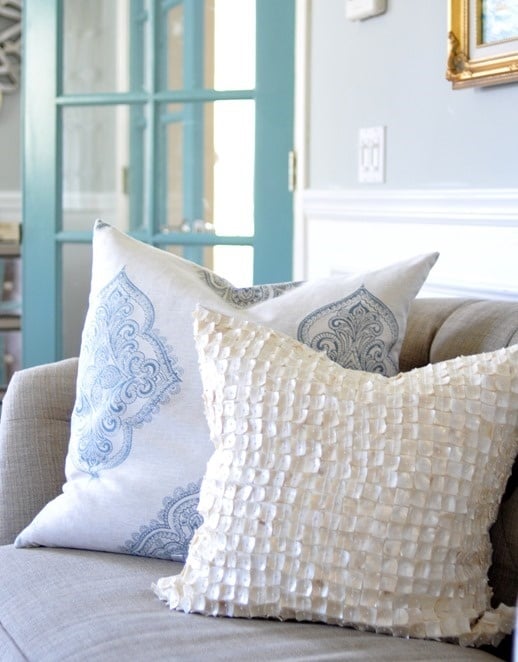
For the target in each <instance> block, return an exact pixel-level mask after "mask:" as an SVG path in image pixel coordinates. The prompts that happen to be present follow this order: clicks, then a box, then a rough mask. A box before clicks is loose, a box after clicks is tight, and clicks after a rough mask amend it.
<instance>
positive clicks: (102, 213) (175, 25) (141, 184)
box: [22, 0, 295, 366]
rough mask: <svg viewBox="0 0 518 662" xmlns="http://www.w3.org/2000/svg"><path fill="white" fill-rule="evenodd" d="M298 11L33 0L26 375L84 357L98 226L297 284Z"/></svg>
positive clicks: (219, 0)
mask: <svg viewBox="0 0 518 662" xmlns="http://www.w3.org/2000/svg"><path fill="white" fill-rule="evenodd" d="M294 22H295V17H294V0H88V2H86V1H85V0H45V2H42V0H25V2H24V56H23V81H24V88H23V90H24V91H23V95H24V96H23V98H24V103H23V105H24V114H23V115H24V141H23V144H24V147H23V150H24V154H23V206H24V209H23V253H22V258H23V299H24V303H23V354H24V359H23V362H24V365H25V366H30V365H36V364H40V363H44V362H50V361H54V360H57V359H60V358H63V357H66V356H70V355H75V354H77V351H78V349H79V342H80V330H81V327H82V321H83V319H84V314H85V312H86V307H87V295H88V285H89V277H90V259H91V245H90V244H91V230H92V226H93V223H94V221H95V219H96V218H102V219H103V220H104V221H106V222H107V223H110V224H112V225H115V226H116V227H118V228H119V229H121V230H122V231H124V232H128V233H130V234H132V235H133V236H135V237H136V238H138V239H141V240H142V241H145V242H147V243H150V244H153V245H155V246H158V247H161V248H162V249H163V250H169V251H172V252H175V253H177V254H180V255H183V256H184V257H186V258H187V259H191V260H194V261H197V262H198V263H200V264H204V265H206V266H208V267H210V268H213V269H214V270H215V271H216V272H217V273H220V274H221V275H222V276H225V277H227V278H229V279H230V280H232V281H233V282H235V284H237V285H248V284H251V283H252V282H254V283H263V282H276V281H283V280H289V279H290V278H291V276H292V224H293V213H292V193H291V192H290V190H289V187H288V160H289V154H290V150H291V149H292V141H293V79H294V71H293V69H294Z"/></svg>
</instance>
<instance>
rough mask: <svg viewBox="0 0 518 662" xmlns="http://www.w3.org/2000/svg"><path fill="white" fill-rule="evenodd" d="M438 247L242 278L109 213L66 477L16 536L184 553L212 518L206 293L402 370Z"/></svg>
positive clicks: (222, 305) (373, 366)
mask: <svg viewBox="0 0 518 662" xmlns="http://www.w3.org/2000/svg"><path fill="white" fill-rule="evenodd" d="M436 259H437V254H430V255H426V256H421V257H417V258H414V259H410V260H408V261H406V262H403V263H399V264H396V265H392V266H390V267H387V268H385V269H381V270H379V271H377V272H372V273H368V274H360V275H358V276H354V277H350V276H348V277H334V278H328V279H323V280H321V281H318V282H314V283H304V284H300V285H298V286H297V287H295V286H294V285H293V284H285V285H264V286H258V287H254V288H245V289H238V288H234V287H232V286H231V285H230V283H228V282H227V281H224V280H223V279H221V278H218V277H217V276H216V275H215V274H213V273H212V272H210V271H208V270H206V269H202V268H200V267H198V266H196V265H194V264H192V263H190V262H187V261H185V260H183V259H181V258H178V257H176V256H174V255H171V254H170V253H167V252H165V251H162V250H159V249H157V248H153V247H152V246H148V245H145V244H142V243H141V242H138V241H136V240H134V239H131V238H130V237H128V236H126V235H124V234H122V233H120V232H119V231H117V230H116V229H115V228H112V227H110V226H108V225H106V224H104V223H102V222H98V223H97V224H96V226H95V229H94V237H93V270H92V284H91V292H90V304H89V310H88V315H87V319H86V322H85V328H84V331H83V336H82V343H81V352H80V358H79V373H78V380H77V396H76V404H75V407H74V411H73V415H72V421H71V438H70V446H69V451H68V454H67V459H66V467H65V473H66V484H65V486H64V488H63V494H61V495H59V496H58V497H57V498H56V499H55V500H53V501H51V502H50V503H49V504H48V505H47V506H46V507H45V508H44V509H43V511H42V512H41V513H39V514H38V515H37V516H36V517H35V519H34V520H33V522H32V523H31V524H30V525H29V526H28V527H27V528H26V529H25V530H24V531H22V533H21V534H20V535H19V536H18V537H17V539H16V545H18V546H28V545H46V546H61V547H77V548H84V549H97V550H104V551H115V552H116V551H120V552H125V553H128V554H135V555H141V556H152V557H157V558H167V559H176V560H183V559H184V558H185V556H186V554H187V549H188V545H189V542H190V540H191V537H192V534H193V532H194V530H195V529H196V527H197V526H198V525H199V523H200V521H201V519H200V516H199V514H198V512H197V504H198V496H199V485H200V481H201V478H202V476H203V473H204V471H205V465H206V462H207V460H208V458H209V457H210V454H211V452H212V446H211V443H210V439H209V431H208V427H207V423H206V420H205V416H204V412H203V403H202V388H201V381H200V376H199V370H198V359H197V355H196V350H195V347H194V339H193V331H192V311H193V310H194V308H195V306H196V304H197V303H198V302H199V303H201V304H203V305H206V306H210V307H212V308H215V309H217V310H220V311H222V312H228V313H230V314H235V313H236V311H238V310H239V309H244V308H247V311H246V315H247V316H250V317H251V318H253V319H255V320H257V321H259V322H261V323H264V324H267V325H273V326H274V327H275V328H278V329H280V330H282V331H283V332H286V333H288V334H290V335H293V336H297V337H300V338H301V339H303V340H304V341H305V342H307V343H309V344H311V345H313V346H317V347H319V348H321V349H322V350H323V351H327V353H328V354H329V355H330V356H332V358H333V359H334V360H336V361H338V362H341V363H343V364H344V365H349V366H352V367H358V368H362V369H368V370H373V371H381V372H384V373H387V374H393V373H394V372H396V371H397V367H398V365H397V364H398V357H399V351H400V348H401V342H402V339H403V336H404V332H405V328H406V321H407V313H408V307H409V305H410V302H411V301H412V299H413V298H414V296H415V294H416V293H417V291H418V290H419V288H420V287H421V285H422V283H423V281H424V279H425V278H426V276H427V274H428V272H429V270H430V268H431V267H432V266H433V264H434V263H435V260H436ZM279 295H282V296H279ZM242 314H243V315H244V314H245V312H243V313H242Z"/></svg>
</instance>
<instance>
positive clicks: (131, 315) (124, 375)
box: [72, 269, 182, 477]
mask: <svg viewBox="0 0 518 662" xmlns="http://www.w3.org/2000/svg"><path fill="white" fill-rule="evenodd" d="M154 320H155V313H154V308H153V304H152V303H151V301H150V300H149V299H148V297H147V296H146V295H145V294H144V293H143V292H142V291H141V290H139V289H138V288H137V287H136V286H135V285H134V284H133V283H132V282H131V281H130V279H129V278H128V276H127V275H126V272H125V271H124V269H122V270H121V271H120V272H119V274H118V275H117V276H116V277H115V278H114V279H113V280H112V281H111V282H110V283H109V284H108V285H107V286H106V287H105V288H104V289H103V290H102V291H101V292H100V294H99V298H98V304H97V308H96V309H95V310H94V311H93V313H90V314H89V318H88V322H87V324H86V325H85V331H84V334H83V340H82V347H81V374H80V376H79V379H78V384H79V385H80V389H79V392H78V394H77V399H76V406H75V409H74V414H73V425H74V438H75V439H77V442H76V447H75V448H73V454H72V455H73V461H74V464H75V465H76V467H77V468H78V469H80V470H81V471H85V472H86V473H89V474H90V475H92V476H93V477H97V476H98V475H99V472H100V471H102V470H106V469H112V468H113V467H116V466H118V465H119V464H121V463H122V462H124V460H125V459H126V458H127V457H128V455H129V453H130V451H131V446H132V437H133V430H134V428H137V427H140V426H141V425H142V424H144V423H146V422H149V421H150V420H151V417H152V415H153V413H155V412H156V411H157V410H158V408H159V405H160V404H161V403H164V402H167V401H168V400H169V397H170V396H171V395H172V394H174V393H177V392H178V391H179V390H180V383H181V378H180V375H181V373H182V370H181V368H179V366H178V365H177V359H176V358H175V357H174V356H173V355H171V353H170V348H169V347H168V346H167V345H166V343H165V342H164V340H163V339H162V338H160V337H159V336H158V335H157V331H156V329H154V328H153V324H154Z"/></svg>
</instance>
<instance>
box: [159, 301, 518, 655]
mask: <svg viewBox="0 0 518 662" xmlns="http://www.w3.org/2000/svg"><path fill="white" fill-rule="evenodd" d="M196 337H197V345H198V350H199V353H200V367H201V375H202V379H203V384H204V397H205V404H206V411H207V419H208V421H209V425H210V428H211V436H212V439H213V441H214V443H215V446H216V451H215V453H214V455H213V456H212V458H211V460H210V461H209V463H208V465H207V473H206V475H205V478H204V481H203V484H202V489H201V498H200V512H201V513H202V515H203V517H204V523H203V524H202V525H201V527H200V528H199V529H198V531H197V533H196V534H195V537H194V538H193V541H192V543H191V546H190V549H189V555H188V558H187V562H186V565H185V568H184V569H183V571H182V573H181V574H180V575H179V576H174V577H170V578H167V577H166V578H163V579H161V580H159V581H158V583H157V587H156V591H157V593H158V595H159V596H160V597H161V598H163V599H165V600H167V601H168V602H169V604H170V606H171V607H173V608H178V609H183V610H185V611H193V612H200V613H203V614H210V615H226V616H246V617H268V616H270V617H274V618H280V619H287V618H288V619H297V620H317V621H324V622H327V623H337V624H339V625H353V626H356V627H362V628H370V629H374V630H376V631H378V632H385V633H391V634H394V635H398V636H406V637H408V636H411V637H426V638H434V639H436V638H448V639H456V640H459V641H460V643H462V644H465V645H473V644H476V645H480V644H484V643H489V642H498V641H499V640H500V639H501V638H502V636H503V634H504V633H509V632H510V631H511V629H512V625H513V623H514V610H513V609H512V608H510V607H507V608H506V607H504V606H503V605H502V606H501V607H499V608H498V610H497V611H492V610H491V608H490V597H491V594H490V590H489V588H488V586H487V573H488V568H489V565H490V562H491V546H490V543H489V527H490V526H491V525H492V524H493V523H494V521H495V519H496V515H497V511H498V505H499V503H500V500H501V498H502V495H503V493H504V490H505V486H506V483H507V479H508V477H509V474H510V472H511V469H512V466H513V463H514V460H515V457H516V454H517V452H518V345H514V346H513V347H510V348H507V349H500V350H497V351H495V352H492V353H486V354H480V355H476V356H471V357H459V358H457V359H454V360H451V361H447V362H442V363H439V364H437V365H435V366H432V365H429V366H426V367H424V368H420V369H416V370H414V371H412V372H410V373H405V374H400V375H398V376H396V377H392V378H386V377H383V376H381V375H372V374H368V373H365V372H360V371H351V370H347V369H343V368H342V367H341V366H338V365H336V364H334V363H331V362H330V361H329V359H328V358H327V357H326V356H324V355H322V354H317V353H315V352H313V351H312V350H311V349H309V348H307V347H305V346H303V345H301V344H300V343H297V342H296V341H295V340H293V339H291V338H288V337H287V336H285V335H282V334H279V333H276V332H274V331H272V330H270V329H267V328H265V327H261V326H259V325H257V324H254V323H252V322H244V321H242V320H237V319H235V318H231V317H227V316H224V315H221V314H219V313H214V312H211V311H206V310H203V309H200V310H198V312H197V316H196Z"/></svg>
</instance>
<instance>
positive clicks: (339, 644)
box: [0, 546, 495, 662]
mask: <svg viewBox="0 0 518 662" xmlns="http://www.w3.org/2000/svg"><path fill="white" fill-rule="evenodd" d="M180 568H181V565H180V564H178V563H174V562H171V561H164V560H160V559H151V558H139V557H134V556H128V555H118V554H108V553H102V552H84V551H79V550H70V549H67V550H62V549H50V548H39V549H15V548H13V547H11V546H7V547H3V548H0V575H1V577H2V581H0V652H5V651H6V650H7V651H8V654H7V655H6V656H4V657H2V656H1V655H0V659H1V660H2V662H18V660H24V661H27V660H30V661H31V662H56V661H57V660H66V662H85V661H87V660H88V661H89V660H100V661H102V662H121V660H131V662H158V661H162V660H164V661H165V660H182V662H185V661H192V662H199V661H200V660H207V661H210V662H229V661H230V660H235V661H236V662H237V661H240V660H247V662H255V661H261V662H274V661H278V662H281V661H282V662H290V661H291V662H296V661H300V662H311V661H314V662H317V661H318V662H322V660H326V661H328V660H330V661H333V660H336V662H348V661H349V660H351V661H353V660H354V661H355V662H357V661H358V660H364V661H365V662H367V661H368V662H371V661H372V660H381V661H383V662H386V661H387V660H400V661H404V660H411V661H412V662H417V661H420V660H422V661H425V660H426V661H428V662H437V661H438V660H441V661H443V660H452V661H458V662H461V661H469V660H473V661H475V662H476V661H480V662H483V660H487V661H488V662H489V661H490V660H493V661H494V660H495V658H494V657H493V656H492V655H489V654H488V653H484V652H482V651H480V650H471V649H466V648H461V647H460V646H454V645H451V644H442V643H438V642H432V641H419V640H412V639H397V638H393V637H386V636H381V635H376V634H372V633H364V632H358V631H355V630H349V629H344V628H337V627H330V626H326V625H318V624H311V623H279V622H275V621H264V620H259V619H257V620H244V619H221V618H218V619H216V618H205V617H201V616H195V615H185V614H182V613H179V612H170V611H169V610H168V609H164V606H163V603H161V602H160V601H159V600H158V599H157V598H154V596H153V594H152V593H151V591H150V589H149V587H150V585H151V582H152V581H153V580H154V579H155V578H156V577H157V576H159V575H160V574H164V573H168V572H178V571H179V570H180ZM42 577H44V581H41V578H42ZM2 629H3V631H2Z"/></svg>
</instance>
